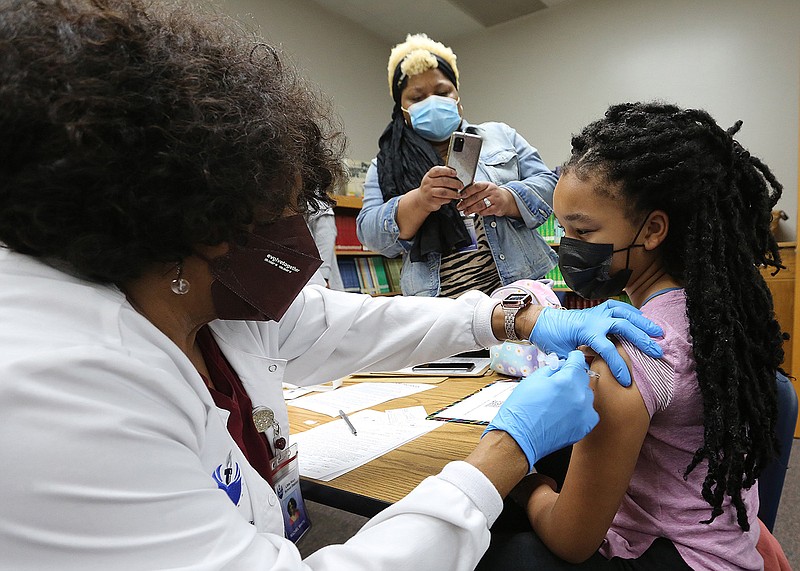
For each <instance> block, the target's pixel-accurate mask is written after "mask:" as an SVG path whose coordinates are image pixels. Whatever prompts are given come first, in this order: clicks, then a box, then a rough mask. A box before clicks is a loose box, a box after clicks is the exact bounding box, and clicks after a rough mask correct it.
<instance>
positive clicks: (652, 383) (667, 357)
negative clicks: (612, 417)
mask: <svg viewBox="0 0 800 571" xmlns="http://www.w3.org/2000/svg"><path fill="white" fill-rule="evenodd" d="M642 313H643V314H644V315H645V316H647V317H648V318H649V319H651V320H652V321H654V322H655V323H657V324H658V325H660V326H661V327H662V328H663V329H664V338H663V340H659V344H660V345H661V348H662V349H663V350H664V358H663V359H652V358H650V357H647V356H646V355H644V354H643V353H642V352H640V351H639V350H637V349H636V348H635V347H633V346H632V345H631V344H630V343H627V342H625V341H623V345H624V347H625V350H626V351H627V353H628V355H629V356H630V357H631V362H632V369H633V378H634V379H635V380H636V386H637V387H638V388H639V392H640V393H641V395H642V400H643V401H644V404H645V406H646V407H647V412H648V413H649V414H650V427H649V429H648V431H647V435H646V436H645V440H644V443H643V445H642V450H641V452H640V453H639V460H638V461H637V463H636V468H635V470H634V473H633V477H632V478H631V483H630V485H629V486H628V490H627V491H626V492H625V496H624V497H623V499H622V504H621V505H620V508H619V511H618V512H617V515H616V516H615V517H614V521H613V522H612V524H611V528H610V529H609V530H608V534H607V535H606V538H605V540H604V541H603V544H602V546H601V547H600V551H601V553H602V554H603V555H604V556H606V557H608V558H611V557H615V556H617V557H621V558H626V559H631V558H635V557H638V556H640V555H641V554H642V553H644V551H645V550H646V549H647V548H648V547H649V546H650V544H651V543H652V542H653V540H654V539H655V538H657V537H665V538H667V539H669V540H671V541H672V542H673V543H674V544H675V547H676V548H677V549H678V552H679V553H680V554H681V557H683V560H684V561H686V563H687V564H688V565H689V566H690V567H692V569H696V570H701V569H714V570H717V569H747V570H760V569H763V565H764V564H763V561H762V559H761V556H760V555H759V554H758V552H757V551H756V543H757V541H758V535H759V526H758V521H757V513H758V486H757V485H756V486H753V487H752V488H750V489H749V490H745V491H743V492H742V497H743V499H744V503H745V505H746V506H747V514H748V519H749V521H750V530H751V531H749V532H747V533H745V532H743V531H742V530H741V528H740V527H739V526H738V524H737V523H736V509H735V508H734V507H733V506H731V502H730V498H729V497H728V496H725V500H724V503H723V509H724V513H723V514H722V515H720V516H718V517H717V518H716V519H715V520H714V522H713V523H711V524H704V523H700V521H701V520H707V519H709V517H710V516H711V506H709V504H708V503H707V502H706V501H705V500H704V499H703V497H702V496H701V494H700V492H701V489H702V485H703V479H704V478H705V476H706V474H707V471H708V464H707V463H706V462H705V461H704V462H702V463H700V464H699V465H698V466H697V467H696V468H695V469H694V470H693V471H692V472H691V474H689V476H688V478H687V479H686V480H684V478H683V474H684V472H685V471H686V467H687V466H688V465H689V463H690V462H691V460H692V456H693V455H694V452H695V451H696V450H697V449H698V448H700V446H701V445H702V443H703V410H702V397H701V395H700V389H699V386H698V384H697V375H696V374H695V362H694V357H693V354H692V339H691V336H690V334H689V321H688V317H687V315H686V294H685V292H684V290H682V289H678V290H673V291H667V292H665V293H663V294H660V295H658V296H656V297H654V298H652V299H651V300H650V301H648V302H646V303H645V305H644V306H642Z"/></svg>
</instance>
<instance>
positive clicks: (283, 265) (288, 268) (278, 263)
mask: <svg viewBox="0 0 800 571" xmlns="http://www.w3.org/2000/svg"><path fill="white" fill-rule="evenodd" d="M264 261H265V262H267V263H268V264H272V265H273V266H275V267H276V268H280V269H281V270H283V271H284V272H286V273H287V274H291V273H293V272H299V271H300V269H299V268H298V267H297V266H293V265H292V264H290V263H289V262H287V261H285V260H281V259H280V258H279V257H277V256H273V255H272V254H267V257H266V258H264Z"/></svg>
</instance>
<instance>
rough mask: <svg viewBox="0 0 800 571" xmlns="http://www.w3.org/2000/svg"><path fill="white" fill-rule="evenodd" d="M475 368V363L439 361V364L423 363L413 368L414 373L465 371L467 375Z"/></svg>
mask: <svg viewBox="0 0 800 571" xmlns="http://www.w3.org/2000/svg"><path fill="white" fill-rule="evenodd" d="M474 368H475V363H470V362H467V361H455V362H451V363H448V362H445V361H439V362H438V363H423V364H422V365H417V366H416V367H411V370H412V371H463V372H465V373H467V372H469V371H471V370H472V369H474Z"/></svg>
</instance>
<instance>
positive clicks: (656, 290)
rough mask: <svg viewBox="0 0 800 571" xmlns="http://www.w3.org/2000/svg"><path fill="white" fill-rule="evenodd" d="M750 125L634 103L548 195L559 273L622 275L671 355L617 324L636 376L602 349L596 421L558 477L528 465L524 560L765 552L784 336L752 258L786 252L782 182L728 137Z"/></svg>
mask: <svg viewBox="0 0 800 571" xmlns="http://www.w3.org/2000/svg"><path fill="white" fill-rule="evenodd" d="M740 126H741V121H740V122H737V123H736V125H734V126H733V127H732V128H730V129H729V130H727V131H726V130H724V129H722V128H720V127H719V126H718V125H717V123H716V122H715V121H714V119H712V118H711V116H710V115H709V114H708V113H706V112H705V111H701V110H696V109H680V108H678V107H675V106H673V105H667V104H661V103H633V104H631V103H627V104H622V105H615V106H612V107H611V108H610V109H609V110H608V111H607V112H606V114H605V117H604V118H603V119H601V120H599V121H596V122H594V123H592V124H590V125H589V126H587V127H586V128H585V129H584V130H583V131H582V132H581V133H580V134H579V135H577V136H575V137H574V138H573V139H572V154H571V157H570V159H569V160H568V161H567V163H566V164H565V165H564V169H563V172H562V175H561V178H560V180H559V182H558V185H557V186H556V189H555V198H554V212H555V214H556V216H557V218H558V221H559V223H560V224H561V225H562V226H563V227H564V231H565V236H566V237H565V238H564V239H563V240H562V241H561V245H560V247H559V258H560V261H559V265H560V266H561V270H562V272H563V274H564V278H565V280H566V282H567V284H568V285H569V286H570V287H571V288H572V289H573V290H575V291H576V292H577V293H579V294H581V295H583V296H584V297H589V298H597V297H607V296H612V295H616V294H619V293H621V292H622V291H623V290H624V291H625V292H626V293H627V294H628V296H629V297H630V299H631V302H632V303H633V304H634V305H635V306H636V307H639V308H640V309H641V310H642V312H643V314H644V315H645V316H647V317H648V318H650V319H651V320H653V321H654V322H655V323H657V324H659V325H660V326H661V327H662V328H663V329H664V332H665V335H664V337H663V338H662V339H661V340H660V341H659V344H660V345H661V347H662V349H663V351H664V358H663V359H653V358H650V357H647V356H645V355H644V354H643V353H641V352H640V351H638V350H637V349H636V348H634V347H632V346H631V345H630V344H628V343H627V342H625V341H621V342H620V343H619V344H618V348H619V350H620V353H621V355H622V356H623V357H624V358H625V359H626V361H627V363H628V365H629V367H630V370H631V373H632V378H633V379H634V382H633V385H632V386H631V387H627V388H625V387H621V386H620V385H619V384H618V383H617V382H615V381H614V379H613V377H612V376H611V375H610V373H609V370H608V368H607V367H606V366H605V363H603V362H602V361H601V360H599V359H595V360H594V362H593V363H592V369H594V370H595V371H597V372H598V373H599V374H600V378H599V380H598V381H597V382H596V385H595V386H594V390H595V407H596V409H597V411H598V413H599V414H600V423H599V424H598V426H597V427H596V428H595V429H594V430H593V431H592V432H591V433H590V434H589V435H588V436H587V437H586V438H584V439H583V440H582V441H581V442H579V443H578V444H576V445H575V446H574V447H573V451H572V457H571V460H570V465H569V469H568V471H567V475H566V478H565V481H564V483H563V486H562V487H561V489H560V490H558V492H556V489H555V485H554V482H553V481H552V480H550V479H549V478H547V477H545V476H542V475H533V476H531V477H530V478H529V480H528V481H527V482H526V483H525V485H526V486H525V489H524V490H523V491H522V497H523V503H524V505H525V506H526V510H527V513H528V518H529V519H530V522H531V525H532V526H533V530H534V531H535V536H534V535H533V534H529V538H531V539H529V540H527V541H528V543H526V546H525V547H526V549H527V552H525V551H522V550H521V551H520V553H523V554H524V555H523V556H521V557H520V561H522V563H521V564H520V566H521V568H535V569H537V570H539V569H571V568H579V569H648V570H652V569H687V568H691V569H762V568H763V562H762V560H761V557H760V556H759V554H758V552H757V550H756V543H757V541H758V538H759V524H758V521H757V512H758V496H757V485H756V482H757V479H758V477H759V474H760V473H761V470H762V469H763V468H764V467H765V466H766V465H767V463H768V462H769V461H770V459H772V458H773V456H774V455H775V454H776V448H777V444H776V440H775V438H774V434H773V433H774V426H775V418H776V392H775V391H776V389H775V384H776V380H775V375H776V370H777V368H778V366H779V365H780V363H781V361H782V359H783V350H782V348H781V331H780V328H779V326H778V323H777V321H776V319H775V315H774V312H773V305H772V298H771V295H770V292H769V290H768V288H767V286H766V284H765V282H764V279H763V278H762V276H761V274H760V272H759V269H758V268H759V266H771V267H773V268H775V269H776V270H777V269H779V268H780V267H781V262H780V257H779V253H778V248H777V244H776V242H775V239H774V237H773V235H772V234H771V232H770V224H769V223H770V212H771V210H772V207H773V206H774V205H775V204H776V202H777V201H778V199H779V198H780V195H781V190H782V187H781V185H780V184H779V183H778V182H777V181H776V180H775V177H774V176H773V175H772V173H771V172H770V170H769V168H768V167H767V166H766V165H765V164H764V163H763V162H761V161H760V160H759V159H757V158H756V157H754V156H751V155H750V154H749V153H748V152H747V151H746V150H745V149H743V148H742V146H741V145H740V144H739V143H738V142H737V141H736V140H735V139H734V138H733V136H734V134H735V133H736V132H737V131H738V130H739V127H740ZM531 543H533V545H531ZM542 544H543V545H542ZM545 546H546V548H545ZM506 553H509V552H508V551H507V550H506ZM554 555H555V556H554ZM548 562H549V564H548ZM569 563H573V564H576V565H571V564H569ZM510 568H513V565H512V566H511V567H510Z"/></svg>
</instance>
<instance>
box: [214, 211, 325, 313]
mask: <svg viewBox="0 0 800 571" xmlns="http://www.w3.org/2000/svg"><path fill="white" fill-rule="evenodd" d="M207 261H208V264H209V267H210V269H211V274H212V275H213V276H214V278H215V279H214V283H213V284H212V285H211V296H212V299H213V302H214V308H215V309H216V313H217V317H218V318H219V319H226V320H243V321H269V320H272V321H280V319H281V318H282V317H283V316H284V314H285V313H286V310H288V309H289V306H290V305H291V304H292V302H293V301H294V300H295V298H296V297H297V296H298V295H299V294H300V291H301V290H302V289H303V286H305V285H306V284H307V283H308V280H309V279H311V276H312V275H314V272H315V271H317V269H318V268H319V267H320V266H321V265H322V260H320V258H319V251H318V250H317V246H316V244H315V243H314V237H313V236H312V235H311V231H310V230H309V229H308V225H307V224H306V221H305V218H303V216H301V215H294V216H289V217H287V218H282V219H280V220H278V221H277V222H274V223H272V224H264V225H258V226H256V227H255V229H254V230H253V231H252V232H248V233H246V234H244V235H243V236H242V237H241V239H238V240H233V241H231V245H230V249H229V250H228V253H227V254H224V255H222V256H219V257H217V258H214V259H211V260H207Z"/></svg>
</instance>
